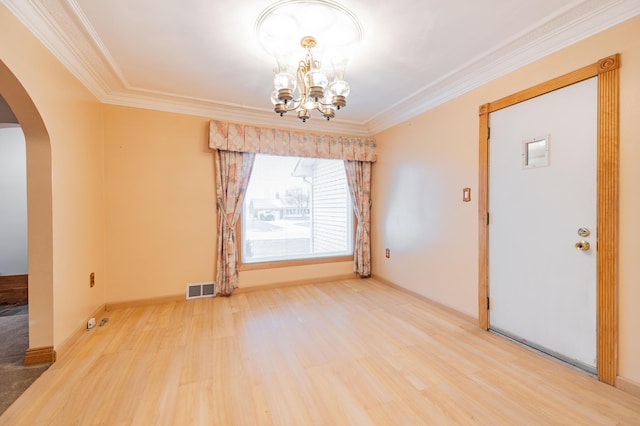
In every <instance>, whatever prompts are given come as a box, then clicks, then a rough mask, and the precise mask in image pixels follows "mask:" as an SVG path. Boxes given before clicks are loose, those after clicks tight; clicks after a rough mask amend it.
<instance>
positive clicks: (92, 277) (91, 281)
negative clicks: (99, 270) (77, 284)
mask: <svg viewBox="0 0 640 426" xmlns="http://www.w3.org/2000/svg"><path fill="white" fill-rule="evenodd" d="M94 285H96V274H95V272H92V273H91V275H89V287H93V286H94Z"/></svg>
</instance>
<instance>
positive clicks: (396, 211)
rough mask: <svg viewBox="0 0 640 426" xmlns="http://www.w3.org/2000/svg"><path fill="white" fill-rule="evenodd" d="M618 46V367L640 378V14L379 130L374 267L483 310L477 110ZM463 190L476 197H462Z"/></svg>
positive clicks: (469, 309) (431, 294)
mask: <svg viewBox="0 0 640 426" xmlns="http://www.w3.org/2000/svg"><path fill="white" fill-rule="evenodd" d="M614 53H621V54H622V68H621V69H620V78H621V100H620V110H621V120H620V121H621V122H620V152H621V158H620V189H621V194H620V236H621V241H620V298H619V300H620V344H619V345H620V346H619V349H620V367H619V368H620V371H619V374H620V375H621V376H622V377H624V378H626V379H630V380H632V381H635V382H637V383H640V310H639V309H638V305H640V279H638V277H640V262H638V261H637V256H638V254H637V253H638V250H637V247H636V243H635V242H636V241H638V240H640V220H639V219H638V218H640V194H639V193H638V191H637V183H638V182H640V167H638V166H637V162H638V159H639V158H640V136H638V135H640V120H638V116H639V114H640V17H635V18H633V19H631V20H628V21H626V22H624V23H622V24H620V25H617V26H615V27H613V28H610V29H609V30H606V31H604V32H602V33H600V34H597V35H595V36H593V37H591V38H588V39H586V40H583V41H581V42H579V43H577V44H575V45H573V46H570V47H568V48H566V49H563V50H561V51H559V52H557V53H554V54H552V55H549V56H547V57H545V58H543V59H541V60H538V61H536V62H534V63H532V64H530V65H528V66H525V67H523V68H521V69H519V70H517V71H515V72H512V73H509V74H508V75H505V76H503V77H501V78H498V79H496V80H494V81H493V82H491V83H488V84H486V85H484V86H481V87H479V88H477V89H475V90H473V91H471V92H469V93H466V94H464V95H462V96H460V97H458V98H456V99H454V100H452V101H450V102H447V103H444V104H442V105H440V106H438V107H436V108H434V109H432V110H430V111H428V112H426V113H424V114H422V115H420V116H418V117H416V118H414V119H411V120H408V121H406V122H404V123H401V124H399V125H397V126H394V127H393V128H390V129H388V130H386V131H384V132H381V133H380V134H378V135H376V139H377V141H378V147H379V155H378V158H379V161H378V162H377V163H376V164H375V166H374V169H373V191H374V192H373V200H374V210H373V229H374V230H375V232H374V233H373V262H374V264H373V272H374V274H375V275H377V276H380V277H382V278H385V279H387V280H389V281H391V282H394V283H396V284H399V285H402V286H404V287H406V288H408V289H410V290H412V291H415V292H417V293H419V294H422V295H424V296H426V297H428V298H431V299H433V300H435V301H437V302H440V303H442V304H444V305H447V306H449V307H451V308H454V309H456V310H458V311H461V312H463V313H465V314H468V315H472V316H474V317H477V309H478V308H477V293H478V266H477V265H478V248H477V246H478V230H477V214H478V213H477V211H478V205H477V198H476V196H477V190H478V107H479V106H480V105H481V104H484V103H487V102H491V101H494V100H496V99H499V98H501V97H503V96H507V95H509V94H511V93H514V92H516V91H518V90H522V89H525V88H528V87H530V86H533V85H535V84H537V83H541V82H543V81H546V80H549V79H551V78H554V77H557V76H559V75H562V74H564V73H567V72H570V71H573V70H574V69H577V68H580V67H582V66H585V65H588V64H591V63H594V62H596V61H598V60H599V59H601V58H603V57H606V56H609V55H611V54H614ZM463 187H471V188H472V202H470V203H463V202H462V188H463ZM387 247H388V248H390V249H391V258H390V259H385V257H384V249H385V248H387Z"/></svg>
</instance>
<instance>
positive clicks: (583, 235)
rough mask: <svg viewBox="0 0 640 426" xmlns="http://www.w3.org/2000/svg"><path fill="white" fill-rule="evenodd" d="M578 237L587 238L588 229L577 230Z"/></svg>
mask: <svg viewBox="0 0 640 426" xmlns="http://www.w3.org/2000/svg"><path fill="white" fill-rule="evenodd" d="M578 235H580V236H581V237H588V236H589V235H591V231H589V228H580V229H578Z"/></svg>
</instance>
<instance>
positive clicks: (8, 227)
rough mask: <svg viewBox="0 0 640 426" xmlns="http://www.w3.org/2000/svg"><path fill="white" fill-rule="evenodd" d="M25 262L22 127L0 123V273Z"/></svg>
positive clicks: (17, 271) (23, 267)
mask: <svg viewBox="0 0 640 426" xmlns="http://www.w3.org/2000/svg"><path fill="white" fill-rule="evenodd" d="M27 273H28V266H27V160H26V151H25V141H24V134H23V133H22V129H21V128H20V127H19V126H18V125H15V124H2V123H0V275H22V274H27Z"/></svg>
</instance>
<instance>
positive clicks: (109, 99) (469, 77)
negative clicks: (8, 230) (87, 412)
mask: <svg viewBox="0 0 640 426" xmlns="http://www.w3.org/2000/svg"><path fill="white" fill-rule="evenodd" d="M0 1H1V2H2V3H4V4H5V5H6V6H7V7H8V8H9V9H10V10H11V11H12V12H13V13H14V14H15V15H16V16H17V17H18V19H20V20H21V21H22V22H23V23H24V24H25V25H26V26H27V27H28V28H29V29H30V30H31V31H32V32H33V33H34V34H35V35H36V37H38V38H39V39H40V40H41V41H42V42H43V43H44V44H45V45H46V46H47V48H49V50H51V51H52V52H53V54H54V55H55V56H56V57H57V58H58V59H59V60H60V61H61V62H62V63H63V64H64V65H65V66H66V67H67V68H69V70H70V71H71V72H72V73H73V74H74V75H76V76H77V77H78V79H79V80H80V81H82V83H83V84H84V85H85V86H87V88H89V90H91V92H92V93H94V95H95V96H96V97H97V98H98V99H99V100H100V101H102V102H104V103H109V104H118V105H128V106H136V107H143V108H151V109H158V110H165V111H174V112H180V113H187V114H195V115H200V116H206V117H211V118H217V119H223V120H230V121H242V122H250V123H254V124H257V125H269V126H278V127H291V128H307V129H312V130H321V131H326V132H335V133H346V134H352V135H373V134H375V133H377V132H379V131H381V130H384V129H386V128H388V127H390V126H392V125H394V124H397V123H400V122H402V121H404V120H407V119H409V118H411V117H413V116H415V115H417V114H419V113H421V112H423V111H426V110H428V109H429V108H432V107H434V106H436V105H438V104H440V103H442V102H445V101H447V100H448V99H451V98H453V97H455V96H458V95H460V94H462V93H464V92H466V91H468V90H470V89H473V88H474V87H478V86H480V85H482V84H484V83H486V82H488V81H490V80H493V79H495V78H496V77H498V76H500V75H503V74H505V73H507V72H509V71H511V70H514V69H516V68H518V67H520V66H522V65H525V64H527V63H529V62H531V61H534V60H536V59H538V58H540V57H542V56H544V55H547V54H549V53H551V52H553V51H556V50H558V49H560V48H562V47H565V46H567V45H569V44H572V43H575V42H576V41H578V40H580V39H583V38H585V37H587V36H589V35H591V34H594V33H596V32H599V31H601V30H603V29H605V28H607V27H610V26H612V25H615V24H616V23H618V22H621V21H623V20H625V19H628V18H630V17H632V16H635V15H637V14H639V13H640V0H576V1H567V0H535V1H531V0H522V1H514V0H484V1H474V0H394V1H393V2H391V1H388V0H338V2H339V3H340V4H341V5H342V6H344V7H346V8H347V9H349V10H350V11H351V12H353V14H355V15H356V16H357V18H358V19H359V21H360V23H361V25H362V29H363V35H362V40H361V43H360V45H359V47H358V49H357V50H356V52H355V53H354V55H353V57H352V59H351V61H350V63H349V65H348V67H347V70H346V76H345V77H346V79H347V80H348V81H349V83H350V85H351V94H350V96H349V98H348V105H347V107H346V108H344V109H341V110H340V111H338V113H337V115H336V118H335V119H334V120H332V121H331V122H328V123H327V122H326V121H325V120H323V119H322V118H321V117H320V116H319V114H318V113H316V114H315V115H314V114H313V113H312V118H311V120H310V121H308V122H307V123H305V124H302V123H299V122H298V120H297V119H296V118H295V116H294V115H293V113H291V114H289V115H288V116H285V117H278V116H276V115H275V114H274V113H273V109H272V105H271V102H270V100H269V97H270V94H271V91H272V90H273V87H272V78H273V70H274V68H275V66H276V62H275V60H274V58H273V57H272V56H271V55H269V54H268V53H266V52H265V51H264V50H263V49H262V48H261V47H260V44H259V43H258V41H257V40H256V38H257V37H256V30H255V24H256V19H257V18H258V17H259V15H260V13H261V12H262V11H263V10H264V9H265V8H267V7H268V6H270V5H272V4H273V3H275V0H235V1H229V0H227V1H223V0H180V1H177V0H154V1H151V0H0ZM302 56H303V52H302V50H301V52H300V57H301V58H302Z"/></svg>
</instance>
